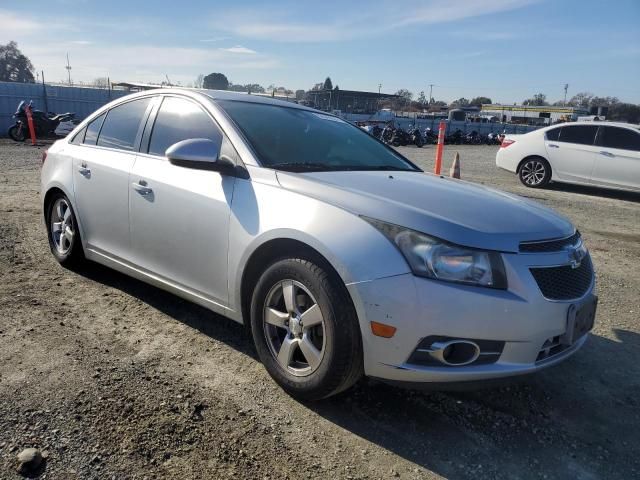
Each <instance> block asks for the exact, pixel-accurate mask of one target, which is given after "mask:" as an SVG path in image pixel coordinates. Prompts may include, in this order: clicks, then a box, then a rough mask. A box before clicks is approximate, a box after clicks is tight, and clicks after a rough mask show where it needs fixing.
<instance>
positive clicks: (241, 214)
mask: <svg viewBox="0 0 640 480" xmlns="http://www.w3.org/2000/svg"><path fill="white" fill-rule="evenodd" d="M283 238H284V239H291V240H297V241H299V242H302V243H304V244H306V245H308V246H310V247H311V248H313V249H314V250H316V251H317V252H319V253H320V254H321V255H322V256H323V257H324V258H325V259H326V260H327V261H328V262H329V263H330V264H331V266H332V267H333V268H334V269H335V271H336V272H337V273H338V275H339V276H340V278H341V279H342V281H343V282H344V283H345V285H349V284H352V283H357V282H365V281H370V280H374V279H377V278H383V277H389V276H393V275H400V274H403V273H408V272H409V271H410V269H409V266H408V265H407V263H406V261H405V260H404V257H402V255H401V254H400V252H399V251H398V250H397V249H396V248H395V247H394V246H393V245H392V244H391V243H390V242H389V240H387V238H386V237H384V236H383V235H382V234H381V233H380V232H378V230H376V229H375V228H374V227H373V226H371V225H370V224H369V223H368V222H366V221H364V220H362V219H361V218H360V217H358V216H357V215H355V214H353V213H351V212H348V211H346V210H343V209H341V208H339V207H336V206H333V205H329V204H326V203H324V202H322V201H320V200H317V199H314V198H310V197H306V196H304V195H302V194H299V193H295V192H291V191H289V190H285V189H283V188H281V187H280V186H278V185H277V184H265V183H258V182H251V181H245V180H238V181H237V183H236V187H235V190H234V198H233V203H232V209H231V219H230V222H229V257H228V258H229V270H228V271H229V304H230V305H229V306H230V308H231V309H232V310H234V311H236V312H237V313H238V315H241V314H240V310H241V308H240V306H241V304H242V302H241V286H242V273H243V271H244V269H245V267H246V265H247V262H248V261H249V259H250V257H251V255H252V254H253V252H255V251H256V250H257V249H258V248H259V247H260V246H261V245H264V244H265V243H266V242H268V241H271V240H274V239H283Z"/></svg>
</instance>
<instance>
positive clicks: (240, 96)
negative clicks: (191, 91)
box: [196, 89, 315, 111]
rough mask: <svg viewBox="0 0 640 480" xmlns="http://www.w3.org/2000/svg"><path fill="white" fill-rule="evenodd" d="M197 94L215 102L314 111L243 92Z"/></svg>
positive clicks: (220, 91)
mask: <svg viewBox="0 0 640 480" xmlns="http://www.w3.org/2000/svg"><path fill="white" fill-rule="evenodd" d="M196 91H197V92H198V93H201V94H203V95H206V96H207V97H209V98H211V99H212V100H214V101H217V100H231V101H237V102H248V103H260V104H263V105H277V106H279V107H290V108H298V109H300V110H310V111H315V110H314V109H313V108H309V107H305V106H304V105H299V104H297V103H294V102H288V101H286V100H280V99H277V98H273V97H266V96H263V95H255V94H253V95H252V94H249V93H244V92H229V91H227V90H205V89H199V90H196Z"/></svg>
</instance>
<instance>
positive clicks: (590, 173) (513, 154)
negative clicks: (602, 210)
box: [496, 122, 640, 191]
mask: <svg viewBox="0 0 640 480" xmlns="http://www.w3.org/2000/svg"><path fill="white" fill-rule="evenodd" d="M496 165H497V166H498V167H500V168H504V169H505V170H508V171H510V172H514V173H517V174H518V177H519V178H520V181H521V182H522V183H523V184H524V185H525V186H527V187H531V188H541V187H544V186H545V185H547V184H548V183H549V182H564V183H576V184H581V185H596V186H601V187H608V188H616V189H622V190H631V191H640V126H639V125H630V124H626V123H612V122H577V123H563V124H562V125H554V126H551V127H545V128H541V129H539V130H534V131H533V132H529V133H526V134H524V135H511V134H507V135H506V137H505V139H504V140H503V141H502V144H501V146H500V149H499V150H498V153H497V155H496Z"/></svg>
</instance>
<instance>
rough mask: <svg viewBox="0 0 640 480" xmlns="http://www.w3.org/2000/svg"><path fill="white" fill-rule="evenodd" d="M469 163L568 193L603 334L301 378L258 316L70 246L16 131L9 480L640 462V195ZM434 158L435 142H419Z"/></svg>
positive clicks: (7, 347) (6, 408) (465, 470)
mask: <svg viewBox="0 0 640 480" xmlns="http://www.w3.org/2000/svg"><path fill="white" fill-rule="evenodd" d="M454 150H457V151H459V152H460V154H461V159H462V176H463V178H464V179H467V180H469V181H473V182H479V183H484V184H487V185H491V186H495V187H497V188H500V189H503V190H508V191H511V192H515V193H518V194H521V195H525V196H527V197H530V198H533V199H535V200H538V201H540V202H542V203H544V204H546V205H549V206H551V207H553V208H556V209H557V210H559V211H560V212H562V213H564V214H565V215H567V216H569V217H570V218H571V219H572V220H573V221H574V222H575V223H576V225H577V226H578V228H579V229H580V231H581V232H582V233H583V235H584V238H585V240H586V242H587V245H588V246H589V248H590V249H591V252H592V255H593V258H594V262H595V264H596V266H597V269H598V272H597V273H598V290H599V295H600V299H601V301H600V307H599V311H598V317H597V320H596V322H597V323H596V326H595V329H594V331H593V334H592V335H591V338H590V340H589V341H588V343H587V344H586V346H585V347H584V348H583V349H582V350H581V351H580V352H579V353H578V354H576V355H575V356H574V357H572V358H571V359H570V360H568V361H567V362H565V363H563V364H561V365H559V366H557V367H555V368H552V369H550V370H546V371H544V372H542V373H540V374H538V375H536V376H533V377H530V378H527V379H526V380H525V381H524V382H522V383H518V384H515V385H512V386H509V387H502V388H499V389H492V390H482V391H475V392H464V393H425V392H413V391H408V390H403V389H398V388H393V387H389V386H386V385H384V384H380V383H375V382H372V381H366V380H365V381H362V382H361V383H360V384H358V385H357V386H356V387H355V388H354V389H352V390H350V391H349V392H346V393H344V394H342V395H340V396H338V397H336V398H333V399H330V400H328V401H325V402H321V403H314V404H303V403H299V402H297V401H295V400H293V399H291V398H290V397H288V396H287V395H285V394H284V393H283V392H282V391H281V390H280V389H279V388H278V387H277V386H276V385H275V384H274V383H273V382H272V381H271V379H270V378H269V377H268V376H267V374H266V372H265V371H264V369H263V368H262V365H261V364H260V363H259V362H258V361H257V360H256V357H255V353H254V350H253V347H252V344H251V341H250V339H249V337H248V336H247V334H246V333H245V331H244V330H243V328H242V327H240V326H239V325H237V324H234V323H232V322H230V321H227V320H225V319H223V318H221V317H218V316H216V315H214V314H212V313H210V312H208V311H206V310H204V309H202V308H200V307H197V306H195V305H193V304H190V303H188V302H186V301H183V300H181V299H178V298H177V297H174V296H172V295H170V294H167V293H165V292H163V291H161V290H158V289H156V288H153V287H150V286H147V285H145V284H143V283H141V282H138V281H136V280H133V279H130V278H128V277H125V276H123V275H120V274H118V273H115V272H113V271H111V270H109V269H106V268H103V267H100V266H98V265H89V266H87V267H85V268H83V269H82V270H81V271H78V272H73V271H69V270H65V269H63V268H61V267H60V266H59V265H58V264H57V263H56V262H55V261H54V259H53V257H52V256H51V254H50V252H49V251H48V246H47V242H46V236H45V231H44V228H43V226H42V224H41V214H40V207H39V196H38V187H39V161H40V155H41V149H40V148H34V147H30V146H27V145H18V144H14V143H9V142H8V141H6V140H0V219H1V221H0V319H1V321H0V478H3V479H12V478H20V477H19V476H18V474H17V473H16V465H17V463H16V462H17V461H16V457H17V455H18V453H20V452H21V451H22V450H23V449H25V448H28V447H37V448H39V449H40V450H41V451H43V452H44V454H45V460H44V462H45V463H44V464H43V466H42V467H41V468H40V472H39V473H40V478H50V479H76V478H78V479H93V478H96V479H98V478H100V479H102V478H108V479H112V478H114V479H134V478H135V479H140V478H180V479H187V478H227V477H229V478H231V477H233V478H251V479H254V478H260V479H263V478H264V479H266V478H269V479H280V478H292V479H294V478H296V479H297V478H313V479H315V478H334V479H342V478H345V479H346V478H353V479H360V478H367V479H376V478H381V479H383V478H384V479H386V478H391V477H397V478H405V479H418V478H420V479H422V478H443V477H444V478H456V479H467V478H468V479H479V478H480V479H481V478H488V479H544V478H548V479H553V478H580V479H594V478H607V479H610V478H619V479H629V478H638V477H639V476H640V433H639V432H640V362H639V359H640V196H638V195H631V194H622V193H615V192H607V191H602V190H597V189H588V188H577V187H567V186H552V187H551V188H549V189H547V190H529V189H525V188H524V187H521V186H520V185H519V183H518V180H517V179H516V178H515V176H513V175H511V174H509V173H507V172H503V171H499V170H498V169H496V167H495V166H494V163H493V162H494V156H495V150H496V148H495V147H488V146H479V147H465V146H461V147H447V148H446V150H445V165H446V167H447V168H448V167H449V164H450V160H451V158H452V156H453V152H454ZM402 151H403V153H405V154H406V155H407V156H409V157H410V158H412V159H414V160H415V161H416V162H417V163H419V164H421V165H422V166H424V167H425V169H430V168H431V166H432V159H433V154H434V149H433V147H426V148H424V149H420V150H419V149H416V148H404V149H402Z"/></svg>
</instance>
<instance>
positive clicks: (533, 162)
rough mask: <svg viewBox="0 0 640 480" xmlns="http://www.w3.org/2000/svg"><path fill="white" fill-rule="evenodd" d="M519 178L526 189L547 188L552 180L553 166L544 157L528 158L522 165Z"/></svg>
mask: <svg viewBox="0 0 640 480" xmlns="http://www.w3.org/2000/svg"><path fill="white" fill-rule="evenodd" d="M518 178H520V182H522V184H523V185H524V186H525V187H529V188H542V187H545V186H547V184H548V183H549V181H550V180H551V165H549V162H547V161H546V160H545V159H544V158H542V157H531V158H527V159H526V160H524V161H523V162H522V164H521V165H520V169H519V170H518Z"/></svg>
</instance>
